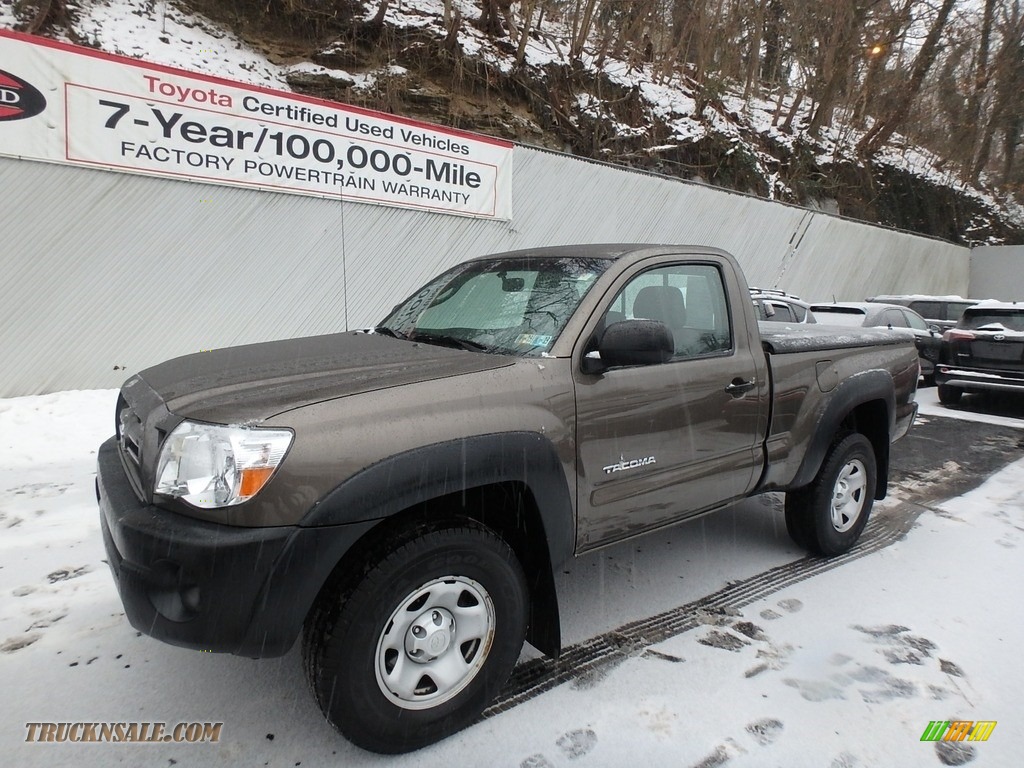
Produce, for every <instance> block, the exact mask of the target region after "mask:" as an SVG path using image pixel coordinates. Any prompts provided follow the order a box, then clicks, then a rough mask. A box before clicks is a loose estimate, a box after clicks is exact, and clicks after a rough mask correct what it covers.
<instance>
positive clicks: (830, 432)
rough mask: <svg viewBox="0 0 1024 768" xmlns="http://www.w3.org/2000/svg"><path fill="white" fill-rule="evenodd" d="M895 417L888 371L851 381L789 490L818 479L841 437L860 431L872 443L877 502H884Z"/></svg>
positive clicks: (829, 410)
mask: <svg viewBox="0 0 1024 768" xmlns="http://www.w3.org/2000/svg"><path fill="white" fill-rule="evenodd" d="M895 418H896V393H895V386H894V384H893V380H892V377H891V376H890V375H889V374H888V373H887V372H886V371H882V370H874V371H865V372H864V373H860V374H858V375H856V376H853V377H851V378H850V379H847V380H846V381H844V382H843V383H842V384H841V385H840V386H839V387H838V388H837V389H836V391H835V392H834V393H833V394H832V397H831V398H830V399H829V401H828V405H827V406H826V407H825V410H824V413H823V414H822V416H821V418H820V419H819V420H818V425H817V427H816V429H815V433H814V436H813V437H812V438H811V442H810V444H809V445H808V447H807V452H806V453H805V454H804V459H803V461H802V462H801V464H800V468H799V469H798V470H797V473H796V477H794V478H793V482H792V483H791V484H790V486H789V487H790V488H791V489H793V488H802V487H804V486H806V485H807V484H809V483H810V482H811V481H812V480H813V479H814V478H815V476H816V475H817V474H818V471H819V470H820V469H821V465H822V463H823V462H824V461H825V457H826V456H827V454H828V450H829V447H830V446H831V445H832V443H833V442H834V441H835V438H836V435H837V434H840V433H842V432H845V431H849V432H860V433H861V434H863V435H864V436H865V437H867V439H868V440H869V441H870V442H871V447H872V449H873V450H874V454H875V470H876V473H875V474H876V476H877V484H876V486H875V499H884V498H885V495H886V493H887V490H888V479H889V445H890V441H889V437H890V435H891V434H892V430H893V428H894V425H895Z"/></svg>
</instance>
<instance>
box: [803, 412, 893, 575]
mask: <svg viewBox="0 0 1024 768" xmlns="http://www.w3.org/2000/svg"><path fill="white" fill-rule="evenodd" d="M876 483H877V474H876V465H875V452H874V449H873V448H872V447H871V441H869V440H868V439H867V438H866V437H865V436H864V435H862V434H860V433H859V432H854V433H849V434H846V435H845V436H843V437H840V438H838V439H837V440H836V442H834V443H833V444H832V447H831V448H830V449H829V452H828V454H827V455H826V456H825V461H824V462H823V463H822V465H821V469H819V470H818V474H817V476H816V477H815V478H814V480H812V481H811V483H810V484H809V485H807V486H806V487H804V488H799V489H797V490H794V491H789V492H788V493H787V494H786V528H787V530H788V531H789V535H790V537H791V538H792V539H793V541H795V542H796V543H797V544H799V545H800V546H801V547H803V548H804V549H807V550H810V551H811V552H812V553H814V554H818V555H826V556H831V555H841V554H842V553H844V552H846V551H848V550H849V549H850V548H851V547H853V545H854V544H856V543H857V539H859V538H860V534H861V531H863V530H864V526H865V525H867V522H868V516H869V515H870V514H871V507H872V505H873V504H874V499H875V486H876Z"/></svg>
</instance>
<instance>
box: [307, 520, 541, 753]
mask: <svg viewBox="0 0 1024 768" xmlns="http://www.w3.org/2000/svg"><path fill="white" fill-rule="evenodd" d="M368 560H369V561H368V562H367V566H366V570H365V575H364V576H363V577H362V578H361V579H359V580H358V581H357V582H356V583H354V584H352V585H351V586H350V587H349V588H348V589H344V588H343V589H341V590H340V591H339V592H334V593H331V594H327V595H324V596H323V597H322V598H321V600H320V604H318V606H317V608H316V609H315V610H314V613H313V615H312V617H311V619H310V621H309V622H308V624H307V627H306V638H305V642H304V657H305V658H304V660H305V666H306V674H307V677H308V679H309V682H310V686H311V687H312V689H313V694H314V696H315V697H316V700H317V703H318V704H319V705H320V708H321V710H322V711H323V713H324V715H325V716H326V717H327V719H328V720H329V721H330V722H331V723H332V724H333V725H334V726H335V727H336V728H337V729H338V730H339V731H341V732H342V734H344V735H345V736H346V738H348V739H349V740H350V741H352V742H353V743H354V744H356V745H357V746H360V747H362V748H364V749H368V750H371V751H373V752H384V753H399V752H409V751H411V750H414V749H419V748H420V747H423V746H426V745H428V744H431V743H433V742H435V741H439V740H440V739H443V738H445V737H446V736H449V735H450V734H452V733H454V732H455V731H458V730H460V729H461V728H464V727H465V726H467V725H469V724H470V723H471V722H472V721H473V720H474V719H475V718H476V717H477V716H478V715H479V714H480V712H481V711H483V709H484V707H486V706H487V705H488V704H489V703H490V702H491V701H492V700H493V698H494V697H495V696H496V695H497V694H498V691H499V690H500V688H501V686H502V685H503V684H504V683H505V681H506V680H507V679H508V676H509V674H510V673H511V671H512V668H513V666H514V665H515V662H516V659H517V658H518V656H519V652H520V650H521V649H522V646H523V639H524V637H525V634H526V616H527V586H526V580H525V578H524V576H523V572H522V569H521V567H520V566H519V562H518V561H517V560H516V557H515V555H514V554H513V553H512V551H511V549H510V548H509V547H508V545H507V544H506V543H505V542H504V541H503V540H502V539H500V538H499V537H498V536H497V535H496V534H494V533H493V532H491V531H490V530H488V529H486V528H484V527H482V526H478V525H476V524H473V523H454V522H452V523H448V524H442V525H439V526H437V527H435V528H434V529H432V530H427V531H425V532H424V531H422V530H421V531H416V532H410V533H408V534H406V535H405V536H404V537H402V536H400V537H399V538H398V540H397V541H396V540H395V539H394V538H392V539H391V542H390V547H389V548H388V549H387V550H384V551H383V552H378V553H377V554H376V555H374V556H371V557H370V558H369V559H368Z"/></svg>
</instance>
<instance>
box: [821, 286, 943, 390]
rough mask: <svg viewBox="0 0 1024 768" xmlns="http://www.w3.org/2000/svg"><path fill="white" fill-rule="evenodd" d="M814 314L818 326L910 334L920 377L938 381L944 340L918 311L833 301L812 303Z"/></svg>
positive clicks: (898, 307) (856, 302) (883, 305)
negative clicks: (919, 367) (884, 330)
mask: <svg viewBox="0 0 1024 768" xmlns="http://www.w3.org/2000/svg"><path fill="white" fill-rule="evenodd" d="M811 311H812V312H814V314H815V316H816V317H817V318H818V322H819V323H826V324H830V325H847V326H850V325H852V326H858V327H863V328H876V327H877V328H889V329H890V330H893V331H897V332H900V333H908V332H909V333H911V334H913V336H914V344H915V345H916V346H917V353H918V356H919V357H920V359H921V375H922V376H923V377H924V382H925V384H927V385H929V386H930V385H931V384H932V383H933V382H934V380H935V364H936V363H937V362H938V361H939V352H940V349H941V347H942V337H941V336H940V334H939V331H937V330H935V329H933V328H929V327H928V323H927V322H925V319H924V318H923V317H921V316H920V315H919V314H917V312H915V311H914V310H912V309H910V308H909V307H903V306H900V305H899V304H880V303H878V302H869V301H846V302H832V303H831V304H811Z"/></svg>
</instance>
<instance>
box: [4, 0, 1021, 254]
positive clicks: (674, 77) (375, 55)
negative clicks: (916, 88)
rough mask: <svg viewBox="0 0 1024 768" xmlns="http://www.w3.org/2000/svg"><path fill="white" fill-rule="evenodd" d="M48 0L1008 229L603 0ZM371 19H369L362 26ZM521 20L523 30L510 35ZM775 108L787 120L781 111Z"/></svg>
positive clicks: (988, 228)
mask: <svg viewBox="0 0 1024 768" xmlns="http://www.w3.org/2000/svg"><path fill="white" fill-rule="evenodd" d="M28 5H31V4H28ZM60 5H65V6H66V8H67V13H65V14H63V15H61V14H53V13H51V16H50V17H47V20H48V23H47V25H44V28H43V29H42V30H41V31H43V32H45V33H46V34H51V35H54V36H56V37H60V38H64V39H69V40H72V41H77V42H84V43H86V44H88V45H93V46H96V47H99V48H102V49H103V50H106V51H111V52H115V53H121V54H125V55H128V56H134V57H139V58H145V59H147V60H149V61H153V62H156V63H161V64H166V65H171V66H176V67H181V68H183V69H188V70H193V71H198V72H203V73H207V74H214V75H219V76H222V77H227V78H234V79H238V80H241V81H244V82H248V83H257V84H261V85H267V86H270V87H275V88H283V89H294V90H298V91H302V92H306V93H311V94H312V95H318V96H324V97H327V98H335V99H338V100H341V101H348V102H354V103H360V104H363V105H367V106H373V107H376V108H383V109H385V110H388V111H396V112H402V113H408V114H412V115H413V116H416V117H422V118H426V119H430V120H434V121H437V122H444V123H448V124H453V125H456V126H457V127H462V128H470V129H476V130H481V131H483V132H486V133H496V134H500V135H503V136H507V137H510V138H515V139H518V140H522V141H526V142H528V143H537V144H542V145H546V146H552V147H554V148H557V149H560V150H561V149H568V150H569V151H572V152H574V153H575V154H579V155H584V156H589V157H592V158H595V159H603V160H608V161H610V162H614V163H618V164H624V165H629V166H633V167H637V168H642V169H645V170H651V171H655V172H659V173H666V174H669V175H674V176H682V177H684V178H688V179H693V180H699V181H703V182H707V183H711V184H715V185H719V186H726V187H730V188H733V189H738V190H741V191H750V192H752V193H754V194H758V195H760V196H764V197H768V198H771V199H778V200H783V201H787V202H798V203H801V204H807V205H811V206H814V207H822V208H825V209H826V210H831V211H833V212H838V213H842V214H844V215H850V216H853V217H854V218H862V219H866V220H874V221H879V222H881V223H885V224H890V225H893V226H898V227H901V228H905V229H911V230H914V231H918V232H922V233H925V234H932V235H937V236H940V237H945V238H947V239H950V240H953V241H956V242H963V243H965V244H968V245H977V244H991V245H998V244H1004V243H1009V242H1017V241H1019V240H1020V237H1021V233H1024V207H1022V206H1020V205H1019V204H1017V203H1016V202H1014V200H1013V198H1012V197H1011V196H1010V195H1008V194H1006V193H1004V192H995V191H994V190H993V189H992V188H991V187H985V188H983V189H977V188H974V187H972V186H970V185H967V184H964V183H963V182H962V181H960V180H959V178H960V177H959V176H958V173H957V169H956V168H955V165H954V164H952V163H950V162H948V159H947V158H942V157H939V156H938V155H936V154H935V153H934V152H931V151H928V150H925V149H923V148H921V147H918V146H915V145H914V144H912V143H911V142H909V141H908V140H907V139H906V138H904V137H901V136H900V135H899V134H896V135H894V136H893V138H892V139H891V140H890V141H889V142H888V143H887V144H885V145H884V146H883V147H882V149H881V150H880V151H879V152H877V153H876V154H875V155H874V156H873V158H872V159H871V161H867V160H865V159H863V158H862V157H860V156H859V155H858V153H857V151H856V150H855V147H856V146H857V144H858V142H859V141H860V140H861V139H862V138H863V137H864V131H865V130H866V129H868V128H869V127H870V126H871V124H872V123H871V120H870V119H868V120H867V121H866V122H863V123H858V122H857V121H855V120H853V119H852V116H851V115H850V114H848V112H847V111H845V110H844V109H837V110H836V113H835V119H834V120H831V121H826V123H825V124H824V125H821V126H815V127H814V129H813V130H809V129H808V125H809V124H810V123H811V122H812V120H813V119H814V114H813V113H814V108H815V105H814V101H813V99H806V100H805V99H804V98H803V95H802V92H801V93H800V94H799V95H792V94H790V95H786V92H784V91H777V92H769V91H757V90H755V91H751V89H749V88H746V89H744V88H743V87H742V84H741V83H736V82H733V81H731V80H728V79H723V80H721V82H719V81H715V83H714V88H713V89H711V86H710V85H709V84H708V83H707V82H705V83H704V84H703V85H700V86H699V87H698V84H697V83H696V82H695V80H694V74H693V72H692V71H691V70H690V69H688V68H686V67H681V68H669V67H666V66H665V65H663V64H658V63H656V62H655V63H652V62H651V61H649V59H650V58H651V55H650V53H649V51H647V52H644V51H641V52H637V51H636V50H635V49H631V48H629V47H628V46H625V47H624V46H622V45H618V46H616V45H612V44H611V43H610V42H609V40H611V38H610V37H609V33H607V32H599V29H607V27H602V26H601V23H600V20H601V19H602V18H605V17H603V16H601V14H602V13H605V12H606V9H604V4H597V6H596V10H595V11H594V12H595V13H596V14H597V15H598V17H599V18H598V21H596V22H595V23H594V28H593V29H592V31H591V33H590V35H589V36H587V37H586V38H585V40H583V42H582V43H578V42H577V38H578V37H579V32H578V29H579V21H578V20H577V19H576V18H575V17H574V16H572V15H571V13H570V10H569V9H570V6H571V3H570V4H566V7H565V12H564V13H562V14H555V13H548V14H546V15H545V13H544V12H543V10H542V11H541V12H540V14H539V16H538V15H537V14H535V13H534V11H535V10H536V8H537V7H538V4H537V3H536V2H534V3H529V2H522V3H513V4H511V6H509V7H508V8H507V11H506V12H505V14H504V16H503V17H502V18H504V19H505V20H506V21H505V22H502V21H501V19H498V21H497V22H492V23H490V25H489V26H488V25H485V24H484V23H483V17H484V11H482V10H481V9H482V8H487V7H488V6H489V5H490V4H489V3H487V2H484V3H482V4H481V3H474V2H470V0H401V1H400V2H383V3H381V2H379V0H372V1H371V0H366V2H356V1H353V2H351V3H341V4H336V5H331V7H332V8H333V9H334V10H333V13H334V15H335V16H336V17H337V18H333V19H332V18H328V16H329V15H328V14H326V12H325V11H324V10H323V9H321V8H320V5H318V4H317V3H315V2H310V3H299V4H297V5H295V4H288V5H287V6H286V7H285V10H287V9H288V8H291V7H293V5H294V7H295V8H298V9H299V10H298V11H295V12H294V13H293V14H292V15H291V16H289V15H288V14H286V13H284V11H281V10H280V9H278V11H280V12H281V13H282V14H284V15H282V16H281V17H280V19H278V18H277V17H275V16H273V14H274V13H276V12H277V11H275V10H273V9H277V8H278V5H277V4H275V3H268V4H266V7H265V10H264V12H263V14H262V15H261V14H258V13H255V12H252V13H251V14H250V15H246V14H247V13H249V11H248V10H247V9H249V6H250V5H252V4H251V3H243V2H240V3H236V4H227V3H223V4H218V3H211V2H205V1H203V0H193V2H173V1H171V0H156V1H155V0H77V1H75V0H70V1H69V2H67V3H65V4H60ZM501 5H502V4H497V5H495V7H499V6H501ZM261 7H262V6H261ZM613 7H614V6H609V8H613ZM193 8H195V9H201V10H204V11H206V12H208V13H213V14H214V15H216V16H217V17H218V19H217V20H216V21H214V20H211V19H210V18H207V17H205V16H202V15H200V14H199V13H197V12H195V11H194V10H192V9H193ZM302 9H306V12H307V13H308V24H307V26H311V27H316V25H317V24H320V23H321V19H324V21H322V24H323V26H324V29H325V30H326V31H322V32H319V33H318V34H314V33H310V34H309V35H308V39H306V40H305V41H300V40H297V35H295V34H294V33H292V32H290V31H287V30H285V22H286V21H289V20H293V17H296V16H298V15H299V13H300V11H301V10H302ZM382 9H383V10H384V13H383V15H382V16H380V15H379V13H380V11H381V10H382ZM592 10H593V9H592ZM976 10H977V9H976V8H974V7H973V6H971V7H970V8H968V7H967V6H965V7H964V8H961V9H960V10H959V12H960V13H961V15H963V16H966V15H967V14H968V13H970V12H974V11H976ZM608 13H610V11H608ZM318 14H319V15H318ZM345 14H350V16H347V17H346V16H345ZM606 15H607V14H606ZM30 16H31V14H30V13H29V11H27V10H23V11H22V16H21V18H20V19H19V17H18V16H16V14H15V12H14V3H13V2H10V0H6V2H3V3H0V26H8V27H16V26H18V25H19V24H22V25H25V24H27V23H28V19H29V18H30ZM377 18H379V19H380V20H381V23H382V24H383V28H378V27H376V26H374V22H375V21H376V20H377ZM527 22H530V24H529V25H528V26H529V29H530V33H529V34H523V35H521V36H519V37H518V38H516V36H515V35H512V34H511V31H512V30H513V29H514V28H522V27H523V26H525V25H527ZM294 23H295V24H297V23H298V22H294ZM495 23H496V24H497V25H498V27H497V28H498V29H499V31H500V32H501V33H502V34H501V35H495V33H494V29H495ZM606 23H610V21H609V22H606ZM574 24H576V27H574V26H573V25H574ZM506 26H507V27H508V29H509V31H510V34H509V35H508V36H504V32H503V30H504V29H505V27H506ZM481 27H484V29H481ZM232 28H236V29H239V30H240V31H239V32H237V33H236V32H234V31H232ZM316 28H317V29H319V27H316ZM338 30H345V31H343V32H338ZM484 30H487V31H484ZM574 30H576V34H575V37H574ZM602 35H603V36H602ZM666 44H667V43H666ZM797 71H799V67H797ZM455 87H458V88H459V89H460V90H458V91H454V90H452V88H455ZM709 89H711V90H709ZM794 102H795V103H794ZM783 114H789V115H790V119H788V120H786V121H782V120H781V119H780V117H781V115H783Z"/></svg>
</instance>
